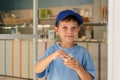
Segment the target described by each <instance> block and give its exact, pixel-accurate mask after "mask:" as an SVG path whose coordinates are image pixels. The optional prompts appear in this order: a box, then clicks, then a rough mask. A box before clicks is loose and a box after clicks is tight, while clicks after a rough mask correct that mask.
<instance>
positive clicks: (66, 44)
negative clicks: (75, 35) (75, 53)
mask: <svg viewBox="0 0 120 80" xmlns="http://www.w3.org/2000/svg"><path fill="white" fill-rule="evenodd" d="M75 45H76V43H74V42H73V43H64V42H61V43H60V46H61V47H63V48H71V47H73V46H75Z"/></svg>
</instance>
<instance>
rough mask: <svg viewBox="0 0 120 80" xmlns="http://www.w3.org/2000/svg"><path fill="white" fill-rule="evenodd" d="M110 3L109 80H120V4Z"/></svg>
mask: <svg viewBox="0 0 120 80" xmlns="http://www.w3.org/2000/svg"><path fill="white" fill-rule="evenodd" d="M108 2H109V16H108V17H109V21H108V80H120V62H119V61H120V47H119V46H120V35H119V34H120V9H119V7H120V2H119V0H109V1H108Z"/></svg>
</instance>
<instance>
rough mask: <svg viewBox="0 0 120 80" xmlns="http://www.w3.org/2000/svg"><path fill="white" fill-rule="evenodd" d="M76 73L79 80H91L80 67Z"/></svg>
mask: <svg viewBox="0 0 120 80" xmlns="http://www.w3.org/2000/svg"><path fill="white" fill-rule="evenodd" d="M76 71H77V73H78V75H79V77H80V79H81V80H92V76H91V75H90V74H89V73H88V72H87V71H86V70H85V69H84V68H83V67H82V66H81V65H80V66H79V68H78V69H77V70H76Z"/></svg>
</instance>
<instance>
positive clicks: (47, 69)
mask: <svg viewBox="0 0 120 80" xmlns="http://www.w3.org/2000/svg"><path fill="white" fill-rule="evenodd" d="M53 52H54V49H52V47H50V48H48V49H47V51H46V52H45V53H44V54H43V55H42V56H41V57H40V58H39V59H38V60H37V61H36V63H35V65H36V64H37V63H38V62H39V61H40V60H41V59H43V58H45V57H47V56H48V55H50V54H51V53H53ZM50 65H51V64H49V65H48V67H47V68H46V69H45V70H44V71H43V72H41V73H36V76H37V77H39V78H41V77H45V76H47V75H48V73H49V69H50Z"/></svg>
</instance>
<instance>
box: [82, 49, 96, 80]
mask: <svg viewBox="0 0 120 80" xmlns="http://www.w3.org/2000/svg"><path fill="white" fill-rule="evenodd" d="M83 67H84V69H85V70H86V71H87V72H88V73H89V74H90V75H91V76H92V78H93V80H95V79H96V68H95V65H94V63H93V59H92V57H91V56H90V53H89V52H88V51H87V50H86V49H85V51H84V57H83Z"/></svg>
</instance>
